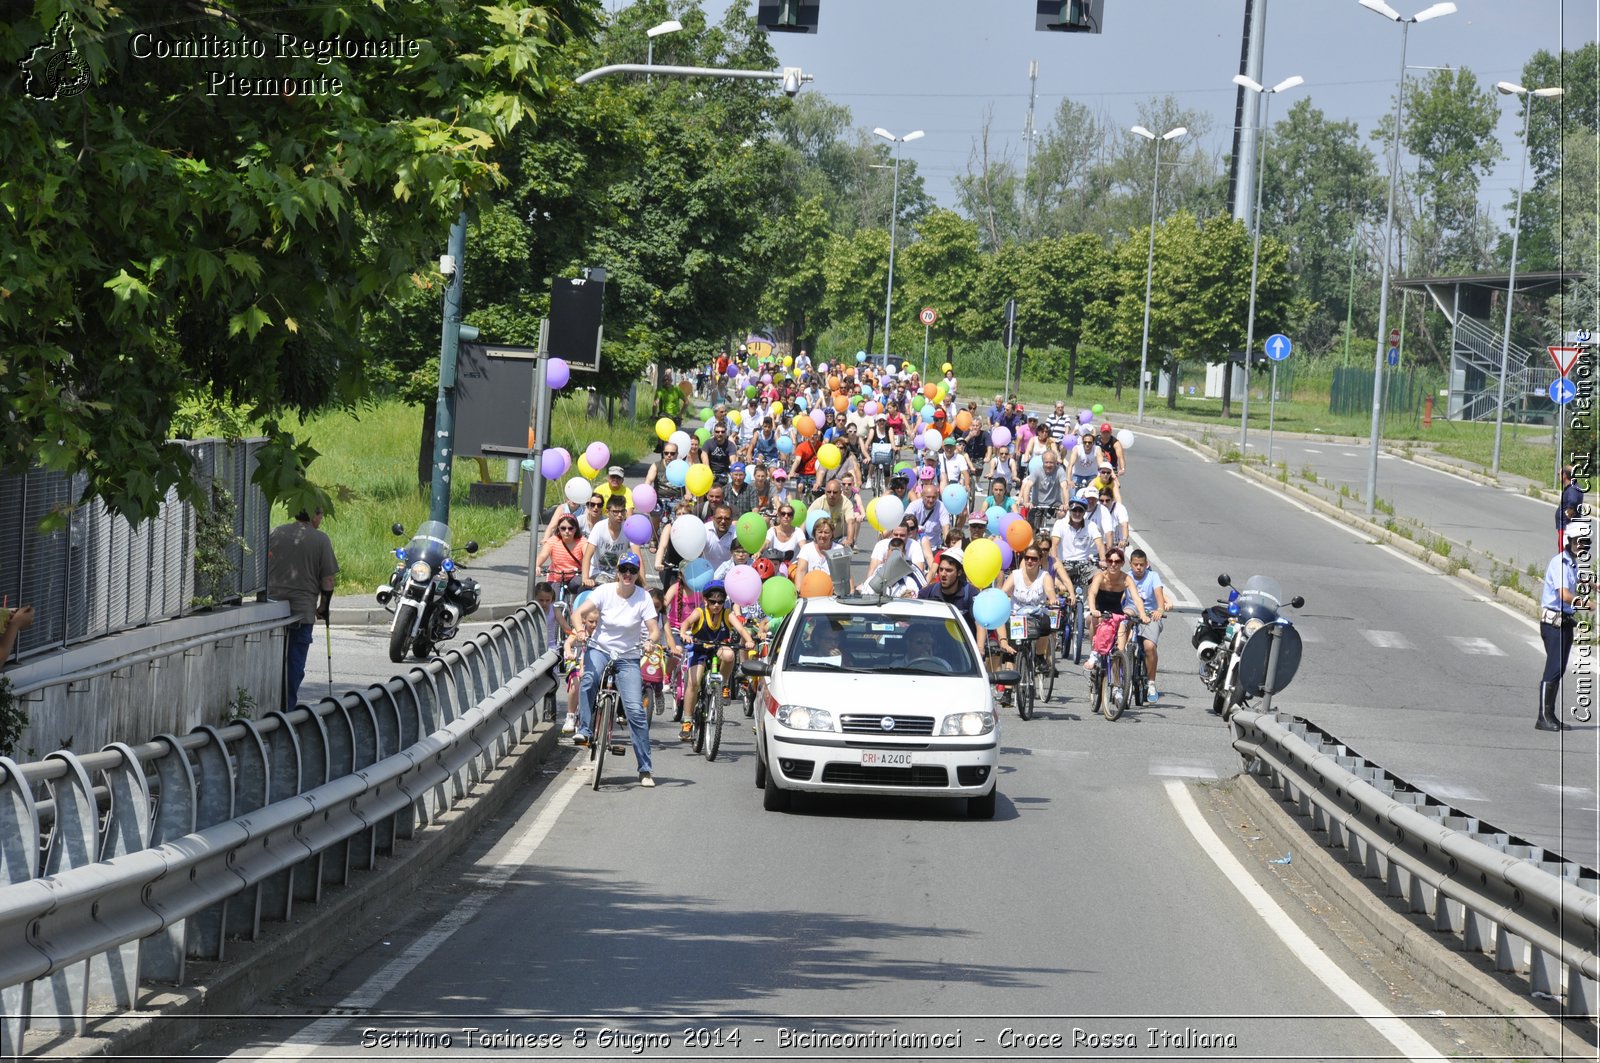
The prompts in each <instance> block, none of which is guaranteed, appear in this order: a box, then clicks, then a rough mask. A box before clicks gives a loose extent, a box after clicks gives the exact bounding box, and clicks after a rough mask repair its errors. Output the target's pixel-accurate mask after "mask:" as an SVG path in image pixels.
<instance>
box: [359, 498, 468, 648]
mask: <svg viewBox="0 0 1600 1063" xmlns="http://www.w3.org/2000/svg"><path fill="white" fill-rule="evenodd" d="M391 530H392V531H393V532H394V534H396V535H404V534H405V531H406V530H405V525H403V524H395V525H394V526H393V528H392V529H391ZM466 549H467V553H469V554H474V553H477V552H478V544H477V543H475V542H468V543H467V546H466ZM394 556H395V557H396V558H398V559H399V564H397V565H396V566H395V569H394V573H393V574H392V575H390V577H389V582H388V583H386V584H383V585H381V586H380V587H379V588H378V595H377V597H378V604H379V605H381V606H383V607H384V608H385V609H388V610H389V611H390V612H392V613H394V620H393V621H391V622H390V624H389V660H391V661H393V662H394V663H396V664H399V663H400V662H401V661H402V660H404V659H405V656H406V651H407V650H408V649H409V650H410V651H411V654H412V656H413V657H415V658H416V659H417V660H419V661H424V660H427V659H428V656H429V655H430V654H431V653H432V652H433V648H434V647H435V646H437V645H438V644H439V643H441V642H445V641H448V640H449V639H453V638H455V636H456V631H457V630H458V629H459V628H460V626H461V618H462V617H464V616H470V615H471V614H472V613H474V612H476V611H477V609H478V599H479V594H480V592H479V589H478V581H477V580H473V579H457V578H456V564H455V562H454V561H452V560H451V559H450V526H449V525H448V524H443V523H441V522H439V521H436V520H425V521H423V522H422V523H421V524H419V525H417V531H416V534H415V535H413V536H412V537H411V541H410V542H409V543H407V544H406V545H405V547H404V548H401V547H396V548H395V551H394Z"/></svg>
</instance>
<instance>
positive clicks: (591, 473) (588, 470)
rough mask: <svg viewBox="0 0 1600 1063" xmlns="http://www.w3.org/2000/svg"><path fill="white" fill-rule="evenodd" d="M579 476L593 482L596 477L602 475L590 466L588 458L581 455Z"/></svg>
mask: <svg viewBox="0 0 1600 1063" xmlns="http://www.w3.org/2000/svg"><path fill="white" fill-rule="evenodd" d="M578 475H579V476H582V477H583V478H584V479H585V480H593V479H594V478H595V477H596V476H599V475H600V473H599V471H597V470H596V469H595V467H594V466H593V465H590V464H589V459H588V458H587V457H584V456H581V455H580V456H579V458H578Z"/></svg>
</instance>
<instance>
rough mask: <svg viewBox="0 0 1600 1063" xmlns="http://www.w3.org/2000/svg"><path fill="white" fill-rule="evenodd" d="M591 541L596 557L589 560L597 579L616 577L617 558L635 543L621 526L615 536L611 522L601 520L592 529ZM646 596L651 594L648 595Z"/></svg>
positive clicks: (591, 569) (590, 570) (591, 575)
mask: <svg viewBox="0 0 1600 1063" xmlns="http://www.w3.org/2000/svg"><path fill="white" fill-rule="evenodd" d="M589 542H590V543H592V544H593V545H594V557H593V558H592V559H591V560H590V562H589V576H590V578H592V579H594V580H596V581H599V580H601V579H616V578H617V559H618V558H620V557H621V556H622V555H623V554H625V553H627V552H628V551H629V550H631V549H633V544H632V543H631V542H629V541H628V537H627V536H626V535H623V534H622V530H621V529H620V528H619V529H618V530H617V534H616V536H615V537H614V538H613V537H612V535H611V524H610V522H609V521H601V522H600V523H599V524H596V525H595V526H594V527H593V528H592V529H590V531H589ZM646 597H649V596H648V595H646Z"/></svg>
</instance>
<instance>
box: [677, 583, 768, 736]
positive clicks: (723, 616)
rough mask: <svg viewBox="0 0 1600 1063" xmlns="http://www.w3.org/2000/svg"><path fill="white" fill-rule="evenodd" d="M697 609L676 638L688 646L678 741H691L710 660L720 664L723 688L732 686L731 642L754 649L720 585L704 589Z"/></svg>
mask: <svg viewBox="0 0 1600 1063" xmlns="http://www.w3.org/2000/svg"><path fill="white" fill-rule="evenodd" d="M700 597H701V602H700V608H698V609H696V610H695V611H694V612H692V613H690V614H689V618H688V619H687V620H685V621H684V622H683V624H682V625H681V626H680V627H679V628H678V636H679V637H680V638H682V639H683V640H684V641H685V642H687V643H689V646H690V650H689V659H688V661H687V664H688V672H689V677H688V685H687V690H688V696H687V698H686V699H685V701H684V712H683V728H682V730H681V731H679V733H678V738H679V740H681V741H684V742H687V741H689V740H690V739H691V738H692V737H693V732H694V712H695V703H696V702H697V701H698V700H699V696H700V683H701V680H702V679H703V678H704V677H705V671H706V664H707V663H708V662H709V661H710V660H711V658H713V657H715V658H717V659H718V660H719V661H720V662H721V664H722V681H723V684H724V686H731V681H732V679H733V665H734V656H733V641H734V639H735V638H737V639H739V641H741V642H743V643H744V648H745V649H746V650H753V649H755V648H756V644H755V641H754V640H753V639H752V638H751V637H750V632H749V631H748V630H746V629H745V626H744V621H743V620H741V619H740V618H739V617H738V615H737V614H735V613H731V612H729V611H728V609H727V603H728V590H727V588H726V587H724V586H723V585H722V581H721V580H719V579H714V580H712V581H711V582H710V583H707V584H706V585H705V589H704V590H702V591H701V592H700Z"/></svg>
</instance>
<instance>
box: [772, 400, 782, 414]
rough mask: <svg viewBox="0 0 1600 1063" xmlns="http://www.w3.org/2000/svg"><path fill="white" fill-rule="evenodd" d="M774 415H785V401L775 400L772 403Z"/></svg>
mask: <svg viewBox="0 0 1600 1063" xmlns="http://www.w3.org/2000/svg"><path fill="white" fill-rule="evenodd" d="M772 416H774V417H782V416H783V403H781V402H774V403H773V404H772Z"/></svg>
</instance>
